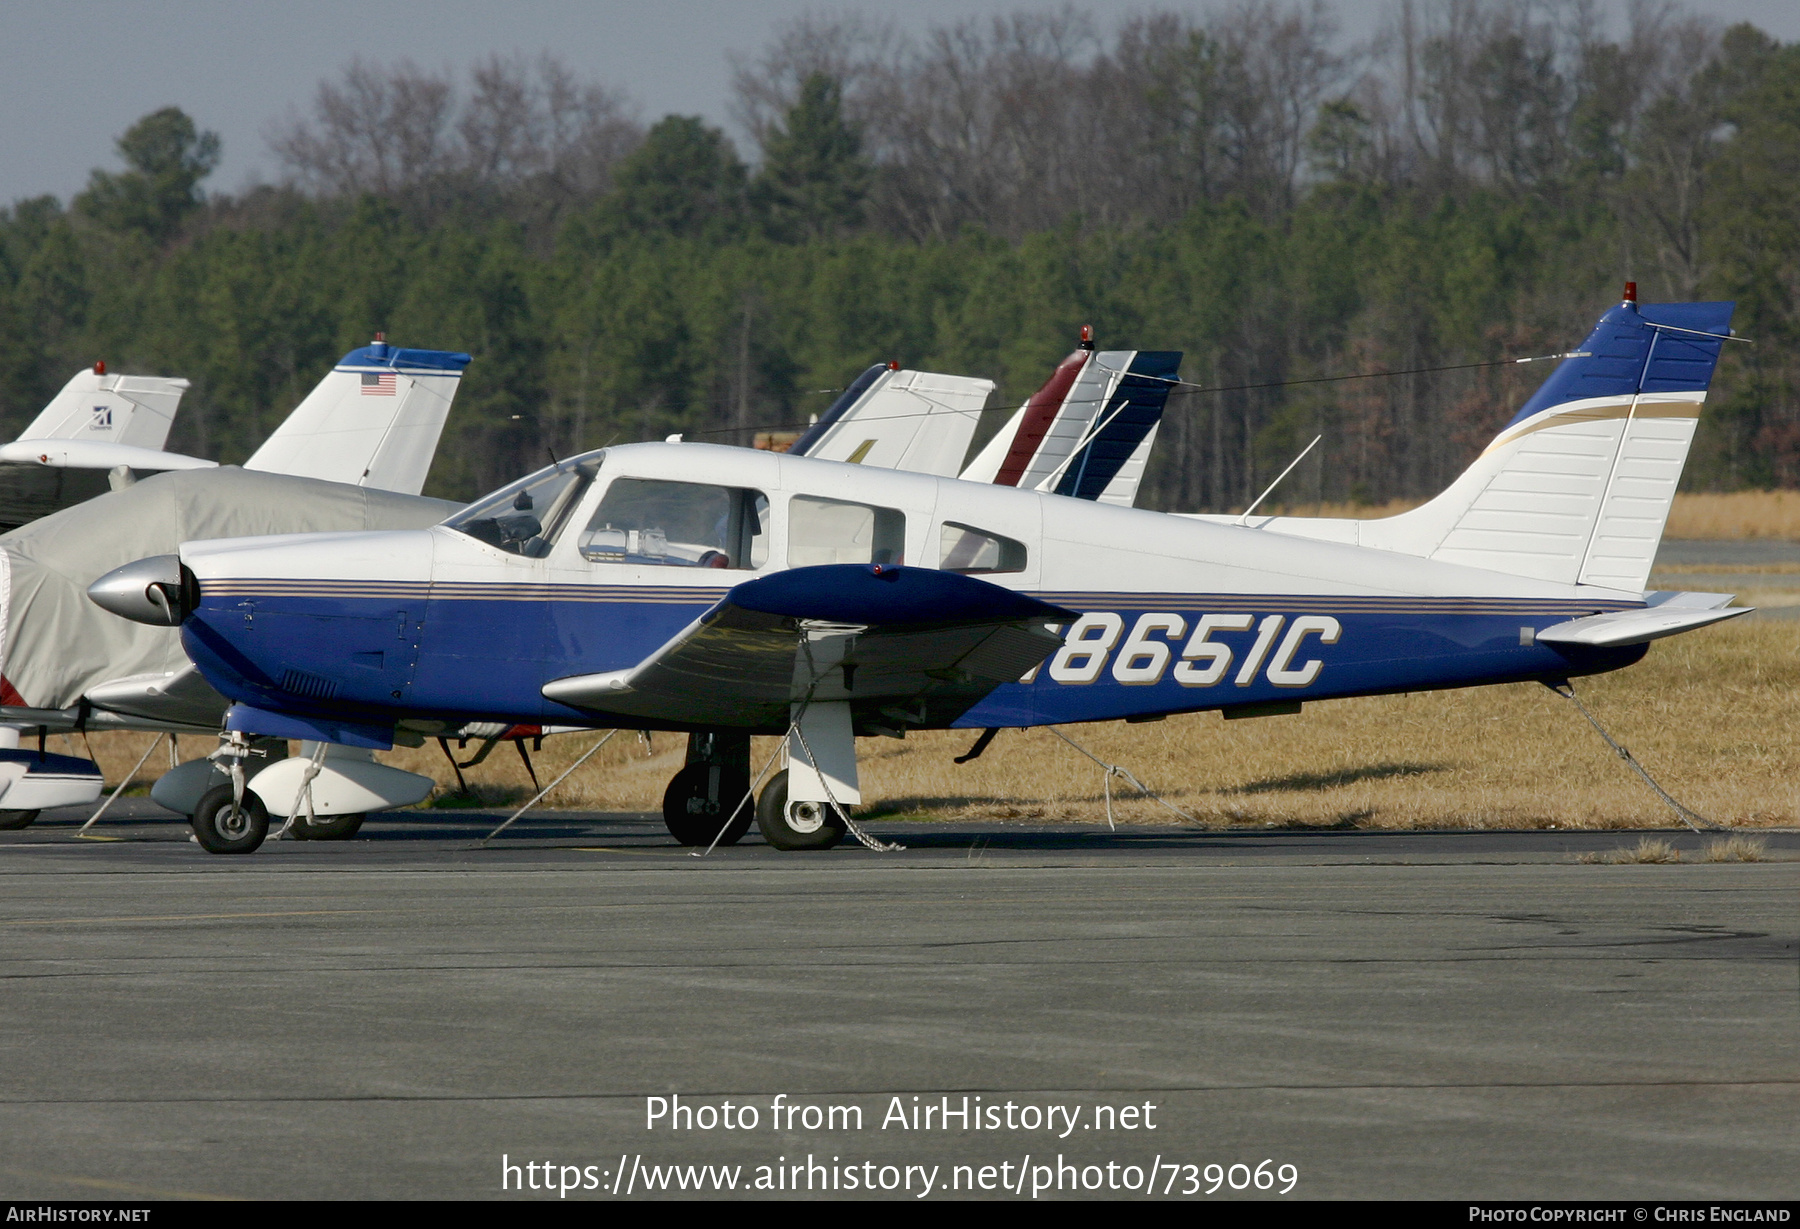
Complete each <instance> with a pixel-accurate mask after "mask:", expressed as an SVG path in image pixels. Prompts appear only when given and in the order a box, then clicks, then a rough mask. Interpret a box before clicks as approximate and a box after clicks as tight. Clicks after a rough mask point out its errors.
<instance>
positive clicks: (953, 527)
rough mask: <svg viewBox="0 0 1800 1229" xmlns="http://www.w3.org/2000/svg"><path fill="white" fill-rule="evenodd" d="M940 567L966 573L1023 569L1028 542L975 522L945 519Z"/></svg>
mask: <svg viewBox="0 0 1800 1229" xmlns="http://www.w3.org/2000/svg"><path fill="white" fill-rule="evenodd" d="M938 570H939V571H943V572H961V573H963V574H964V575H976V574H979V573H986V572H1023V571H1024V570H1025V544H1024V543H1023V542H1016V541H1014V540H1013V539H1012V538H1003V537H1001V536H1000V535H999V534H997V533H991V532H989V531H988V530H986V529H977V528H975V527H974V526H973V525H959V524H957V523H956V522H955V521H945V522H944V528H943V531H942V532H941V533H940V534H939V535H938Z"/></svg>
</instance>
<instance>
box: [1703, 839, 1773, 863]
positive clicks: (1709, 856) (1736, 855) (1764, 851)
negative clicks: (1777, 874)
mask: <svg viewBox="0 0 1800 1229" xmlns="http://www.w3.org/2000/svg"><path fill="white" fill-rule="evenodd" d="M1768 850H1769V842H1768V841H1766V840H1764V839H1762V838H1761V837H1754V836H1727V837H1723V838H1721V839H1719V840H1716V841H1711V842H1709V843H1708V844H1707V846H1706V848H1705V849H1703V850H1701V851H1700V860H1701V861H1702V862H1764V861H1767V860H1768Z"/></svg>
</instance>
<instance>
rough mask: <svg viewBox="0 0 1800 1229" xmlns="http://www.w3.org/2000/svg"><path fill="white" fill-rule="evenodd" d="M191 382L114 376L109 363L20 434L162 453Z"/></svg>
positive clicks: (83, 375)
mask: <svg viewBox="0 0 1800 1229" xmlns="http://www.w3.org/2000/svg"><path fill="white" fill-rule="evenodd" d="M187 389H188V382H187V381H186V380H171V379H166V378H164V377H162V376H125V375H109V374H108V373H107V370H106V364H105V363H95V364H94V365H93V367H92V368H89V369H85V370H82V371H78V372H76V373H75V374H74V375H73V376H72V377H70V379H69V382H68V383H67V384H65V385H63V386H62V391H61V392H59V393H57V394H56V396H54V397H52V398H51V399H50V404H49V405H47V406H45V407H44V410H43V413H41V414H39V415H38V416H37V417H36V418H34V419H33V420H32V422H31V425H30V426H29V427H26V428H25V430H24V431H23V432H22V433H20V435H19V441H18V442H20V443H29V442H30V441H33V440H82V441H85V442H89V443H96V444H124V445H127V446H129V447H133V448H148V449H151V450H157V449H160V448H161V447H162V446H163V442H164V441H165V440H167V439H168V438H169V428H170V426H171V425H173V424H174V422H175V411H176V409H177V408H178V407H179V406H180V405H181V394H183V393H185V392H186V391H187Z"/></svg>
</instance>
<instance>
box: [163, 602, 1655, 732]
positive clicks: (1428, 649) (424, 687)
mask: <svg viewBox="0 0 1800 1229" xmlns="http://www.w3.org/2000/svg"><path fill="white" fill-rule="evenodd" d="M315 583H316V582H315ZM304 584H305V582H279V581H277V582H266V583H265V584H263V585H262V586H261V590H260V592H259V591H256V582H243V581H239V582H231V584H230V586H229V587H230V588H231V589H232V590H233V591H232V592H230V593H220V592H217V591H216V590H215V589H213V588H212V587H211V586H208V588H207V589H206V590H204V591H203V594H202V600H201V604H200V607H199V609H198V610H197V611H196V612H195V613H194V615H193V616H192V617H191V618H190V619H189V620H188V622H187V623H186V624H185V625H184V626H183V629H182V641H183V644H184V646H185V647H186V648H187V651H188V653H189V655H190V656H191V657H193V659H194V660H195V662H196V663H197V664H198V665H199V666H200V668H201V671H202V673H203V674H205V676H206V677H207V678H208V679H209V680H211V681H212V682H213V683H214V685H215V686H218V687H219V689H220V690H221V691H222V692H224V693H225V694H226V695H227V696H229V697H231V698H232V699H234V700H240V701H243V702H246V703H251V704H256V705H259V706H262V707H266V708H270V709H285V710H289V711H294V712H298V713H308V714H315V715H336V716H339V717H343V718H346V719H350V718H356V719H362V720H386V721H390V722H391V721H392V720H394V719H396V718H399V717H402V716H405V717H415V718H426V719H438V720H447V721H457V722H459V723H460V722H461V721H467V720H477V719H479V720H495V721H507V722H514V721H518V722H552V723H569V724H581V723H584V722H592V721H593V720H594V717H593V714H591V713H585V712H583V711H581V710H577V709H571V708H568V707H565V706H563V705H560V704H556V703H553V702H551V701H548V700H546V699H544V697H543V695H542V694H541V690H540V689H541V688H542V687H543V685H544V684H545V683H547V682H549V681H551V680H552V679H557V678H565V677H568V676H570V675H578V674H592V673H602V672H608V671H615V670H625V669H628V668H630V667H632V666H634V665H636V664H637V663H638V662H640V661H642V660H644V659H645V658H646V657H647V656H649V655H650V654H651V653H652V652H654V651H655V650H656V649H658V648H659V647H661V646H662V645H663V644H665V643H667V642H668V641H669V640H670V639H671V638H672V637H674V636H675V635H676V634H677V633H679V632H680V631H681V630H682V629H683V628H684V627H686V626H687V625H688V624H690V623H692V622H693V621H694V620H695V619H696V618H698V617H699V616H700V615H701V614H703V613H704V612H705V611H707V610H708V609H710V608H711V607H712V606H713V605H714V603H715V602H716V601H717V600H718V597H719V595H720V591H717V590H711V589H703V590H691V591H688V592H687V593H686V594H681V593H679V592H678V591H671V590H663V592H662V595H660V596H659V597H658V598H655V599H648V600H646V598H645V597H644V596H643V595H641V594H639V593H633V591H631V590H629V589H625V588H623V587H621V588H619V589H615V590H614V591H613V594H612V595H611V596H610V597H609V598H600V597H598V596H597V595H596V594H594V593H592V592H587V593H571V592H570V590H569V589H567V588H563V589H560V590H558V591H556V594H555V596H554V598H552V597H549V596H540V595H539V593H540V592H541V591H534V592H531V593H530V594H529V595H526V596H514V597H508V596H498V595H493V596H473V595H463V594H462V593H461V592H459V591H458V588H457V587H456V586H445V587H442V588H440V589H436V590H434V589H432V587H430V586H428V585H425V584H418V585H414V586H402V585H395V586H389V587H387V591H386V593H385V595H381V596H375V595H369V596H360V595H358V596H352V595H350V594H349V593H346V592H338V593H336V594H334V595H329V596H327V595H324V594H321V593H317V592H315V593H313V594H301V593H299V592H296V591H295V590H296V589H297V588H300V587H304ZM494 588H499V587H494ZM365 592H366V590H365ZM440 594H455V596H439V595H440ZM1033 596H1037V597H1040V598H1042V599H1044V600H1047V601H1050V602H1052V603H1054V604H1056V605H1060V606H1065V607H1068V608H1070V609H1073V610H1077V611H1082V612H1092V613H1094V614H1095V615H1098V616H1100V622H1101V623H1103V624H1105V626H1100V627H1096V628H1094V629H1093V632H1095V633H1098V634H1089V635H1088V645H1090V646H1091V648H1086V646H1075V647H1073V648H1065V649H1064V650H1063V651H1062V652H1059V654H1058V655H1056V656H1054V657H1052V658H1051V659H1050V660H1048V661H1046V662H1045V663H1044V664H1043V665H1042V666H1040V667H1039V668H1038V670H1037V671H1036V672H1035V673H1034V675H1033V676H1030V678H1029V681H1025V682H1020V683H1012V684H1007V685H1004V686H1001V687H1000V688H998V689H996V690H995V691H994V692H992V693H991V694H990V695H988V696H987V697H986V698H985V699H983V700H982V701H981V702H980V703H978V704H977V705H976V706H975V707H974V708H972V709H970V710H969V711H968V712H967V713H965V714H964V715H963V716H962V717H961V718H959V719H958V720H957V721H956V722H955V724H956V725H957V726H964V727H976V726H988V725H1000V726H1028V725H1046V724H1060V723H1065V722H1081V721H1105V720H1113V719H1117V718H1122V717H1127V716H1138V715H1144V714H1155V713H1173V712H1184V711H1193V710H1200V709H1209V708H1224V707H1231V706H1235V705H1242V704H1266V703H1270V702H1278V701H1286V700H1323V699H1329V698H1334V697H1341V696H1352V695H1367V694H1379V693H1385V692H1399V691H1412V690H1429V689H1435V688H1443V687H1457V686H1467V685H1472V684H1476V683H1493V682H1506V681H1514V680H1524V679H1534V678H1544V677H1554V676H1557V675H1564V674H1584V673H1591V672H1595V671H1598V670H1609V669H1616V668H1618V667H1620V666H1624V665H1628V664H1630V663H1631V662H1632V661H1635V660H1637V659H1638V658H1639V657H1641V656H1642V655H1643V648H1642V646H1633V647H1631V648H1628V649H1623V650H1613V651H1597V650H1586V651H1582V650H1572V649H1568V648H1556V647H1552V646H1550V645H1546V644H1539V643H1536V642H1535V631H1537V630H1540V629H1542V628H1544V627H1548V626H1550V625H1551V624H1554V623H1561V622H1565V621H1567V620H1570V619H1575V618H1580V617H1582V616H1584V615H1589V614H1594V613H1596V612H1599V611H1602V610H1607V609H1620V608H1626V607H1631V606H1636V605H1640V604H1641V603H1631V602H1606V603H1597V602H1591V601H1587V602H1573V601H1552V600H1516V599H1497V598H1418V597H1414V598H1402V597H1374V596H1351V597H1337V596H1316V595H1315V596H1273V595H1265V596H1256V595H1245V594H1218V595H1195V594H1162V595H1158V594H1147V593H1144V594H1099V593H1044V594H1034V595H1033ZM1107 613H1110V614H1112V615H1116V616H1117V618H1116V620H1111V621H1108V620H1106V619H1105V618H1104V616H1105V615H1106V614H1107ZM1203 614H1213V615H1217V616H1220V617H1221V618H1224V617H1226V616H1233V617H1232V618H1229V619H1227V622H1228V623H1229V626H1227V627H1226V628H1225V629H1223V630H1220V629H1218V628H1214V629H1213V630H1211V631H1210V632H1209V633H1208V634H1207V636H1206V638H1205V641H1204V644H1205V645H1206V646H1208V647H1199V646H1198V645H1197V644H1196V643H1192V641H1193V640H1194V638H1195V635H1196V631H1197V629H1198V626H1199V624H1200V622H1201V616H1202V615H1203ZM1274 619H1278V620H1279V622H1278V623H1276V624H1275V625H1274V629H1273V630H1272V631H1270V632H1269V634H1268V636H1267V638H1266V641H1267V642H1266V643H1264V644H1262V646H1261V649H1260V651H1259V649H1258V641H1259V640H1261V639H1264V637H1263V634H1262V633H1263V629H1264V627H1265V625H1266V624H1269V623H1270V622H1271V620H1274ZM1215 621H1216V620H1215ZM1303 623H1304V624H1305V626H1304V627H1303V626H1302V624H1303ZM1243 624H1249V626H1248V627H1245V626H1242V625H1243ZM1177 625H1179V630H1177ZM1325 625H1335V629H1334V630H1330V631H1328V632H1321V631H1319V630H1317V629H1318V628H1320V627H1322V626H1325ZM1309 628H1310V629H1313V630H1311V631H1308V630H1307V629H1309ZM1297 629H1298V634H1297V637H1296V638H1295V640H1294V643H1293V645H1292V646H1291V651H1289V652H1287V654H1286V656H1285V657H1283V656H1282V651H1283V648H1284V646H1286V645H1287V641H1288V639H1289V636H1290V634H1292V633H1296V630H1297ZM1065 630H1068V629H1065ZM1528 632H1529V633H1532V634H1527V633H1528ZM1213 645H1222V646H1224V650H1218V649H1214V648H1212V647H1210V646H1213ZM1084 648H1086V651H1085V652H1084V651H1082V650H1083V649H1084ZM1088 652H1091V653H1092V654H1093V656H1091V657H1090V656H1087V653H1088ZM1184 653H1185V654H1186V658H1185V660H1186V661H1187V665H1186V666H1185V668H1182V669H1178V668H1177V667H1181V666H1182V663H1183V662H1184ZM1222 653H1228V654H1229V665H1228V668H1225V669H1222V670H1220V671H1217V672H1216V673H1217V674H1218V677H1217V678H1216V679H1214V680H1212V681H1205V676H1206V671H1205V670H1204V669H1203V668H1202V667H1204V666H1205V665H1206V664H1207V663H1208V662H1209V661H1216V660H1217V659H1218V658H1219V657H1220V656H1221V655H1222ZM1065 654H1067V656H1066V657H1065ZM1127 657H1129V660H1125V659H1126V658H1127ZM1096 658H1098V660H1097V661H1096V660H1095V659H1096ZM1252 658H1256V659H1257V660H1256V661H1255V662H1254V663H1251V665H1252V668H1249V669H1246V664H1247V663H1250V659H1252ZM1314 662H1316V663H1317V668H1316V670H1315V669H1311V663H1314ZM1053 676H1054V677H1053ZM1240 677H1243V678H1244V681H1243V682H1242V683H1241V684H1240V682H1239V681H1238V680H1239V678H1240ZM1184 678H1185V680H1186V681H1183V680H1184ZM1282 679H1285V680H1287V681H1286V682H1283V681H1281V680H1282ZM1298 679H1304V680H1305V681H1304V682H1296V681H1295V680H1298ZM634 724H643V725H649V726H654V725H656V724H657V723H656V722H653V721H638V722H634Z"/></svg>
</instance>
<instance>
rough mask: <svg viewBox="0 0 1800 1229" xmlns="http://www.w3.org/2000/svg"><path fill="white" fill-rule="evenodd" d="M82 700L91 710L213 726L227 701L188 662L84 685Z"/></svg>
mask: <svg viewBox="0 0 1800 1229" xmlns="http://www.w3.org/2000/svg"><path fill="white" fill-rule="evenodd" d="M86 699H87V701H88V703H89V704H90V705H92V706H93V707H94V708H95V709H99V710H103V711H105V712H110V713H122V714H124V715H125V716H128V717H140V718H143V719H144V720H147V721H166V722H168V723H170V724H172V725H194V726H201V727H204V728H208V729H217V728H218V727H219V724H220V723H221V722H223V721H224V720H225V710H226V709H227V708H229V707H231V702H230V701H229V700H227V699H226V698H225V697H224V696H222V695H220V694H219V693H218V692H216V691H214V690H213V687H212V684H211V683H208V682H207V681H206V680H205V679H204V678H202V677H200V670H199V667H197V666H195V665H194V664H193V663H192V662H189V663H188V664H187V665H186V666H184V667H182V668H181V669H179V670H172V671H168V672H159V673H153V674H135V675H132V676H130V677H129V678H120V679H112V680H110V681H108V682H105V683H100V684H97V685H96V686H93V687H90V688H88V691H87V696H86Z"/></svg>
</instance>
